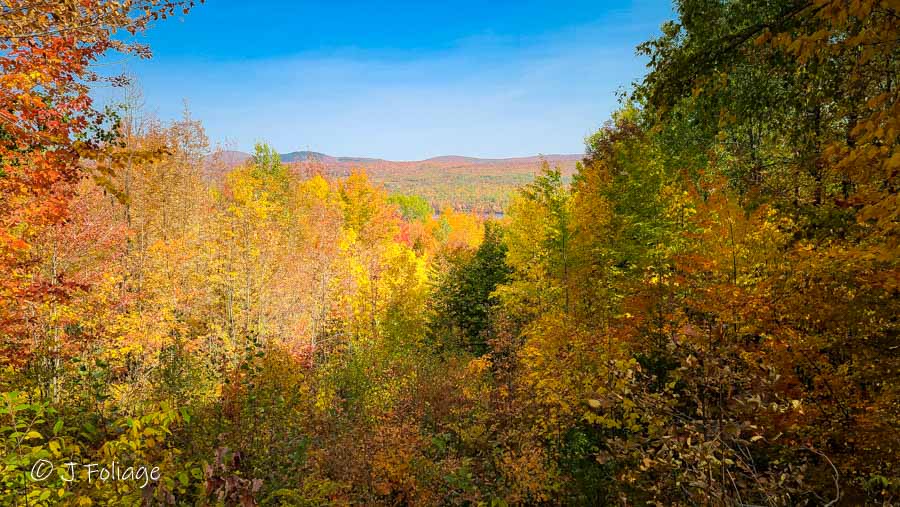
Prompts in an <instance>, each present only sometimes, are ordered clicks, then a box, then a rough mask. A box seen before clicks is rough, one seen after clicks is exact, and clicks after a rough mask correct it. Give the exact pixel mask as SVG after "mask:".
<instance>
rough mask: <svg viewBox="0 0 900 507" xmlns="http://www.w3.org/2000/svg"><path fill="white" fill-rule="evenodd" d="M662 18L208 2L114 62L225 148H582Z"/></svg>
mask: <svg viewBox="0 0 900 507" xmlns="http://www.w3.org/2000/svg"><path fill="white" fill-rule="evenodd" d="M563 4H564V5H563ZM671 17H672V11H671V6H670V3H669V2H668V1H662V0H634V1H622V2H603V1H597V0H594V1H569V2H550V1H542V2H538V1H528V0H518V1H515V2H513V1H505V0H483V1H472V2H468V1H465V2H459V1H457V2H451V1H446V2H431V1H421V0H419V1H417V2H375V1H370V2H308V1H299V0H298V1H291V0H278V1H275V0H273V1H265V0H259V1H254V2H250V1H245V0H242V1H238V0H207V1H206V3H205V4H202V5H199V6H198V7H196V8H195V9H194V10H193V11H191V13H190V14H188V15H187V16H180V17H178V18H176V19H171V20H168V21H166V22H163V23H160V24H158V25H156V26H155V27H153V28H152V29H151V31H150V32H148V33H147V34H146V35H145V36H141V37H139V38H138V39H139V40H140V41H141V42H146V43H149V44H150V45H151V47H152V48H153V53H154V57H153V59H152V60H149V61H139V60H135V59H128V60H127V61H125V62H124V63H122V64H121V65H123V66H124V67H125V70H127V72H129V73H131V74H133V75H134V76H136V78H137V81H138V83H139V85H140V87H141V89H142V91H143V96H144V103H145V107H146V109H147V110H148V111H150V112H152V113H155V114H156V115H157V116H159V117H160V118H162V119H163V120H168V119H173V118H176V117H178V116H180V114H181V111H182V109H183V101H184V100H187V102H188V104H189V107H190V110H191V112H192V114H193V116H194V117H196V118H199V119H201V120H202V121H203V123H204V126H205V127H206V129H207V134H208V135H209V137H210V139H211V141H212V142H213V143H219V144H221V145H223V146H225V147H227V148H232V149H240V150H244V151H249V150H250V149H251V147H252V145H253V144H254V143H255V142H256V141H260V140H264V141H267V142H269V143H271V144H272V145H273V146H274V147H275V148H276V149H277V150H278V151H280V152H288V151H295V150H303V149H310V150H314V151H320V152H324V153H328V154H331V155H339V156H371V157H381V158H387V159H392V160H418V159H423V158H428V157H432V156H437V155H451V154H453V155H468V156H479V157H511V156H525V155H534V154H537V153H544V154H550V153H580V152H581V151H582V150H583V140H584V137H585V136H586V135H588V134H590V133H591V132H592V131H593V130H595V129H596V128H597V127H599V126H600V125H601V124H602V123H603V121H604V120H605V119H606V118H608V116H609V113H610V112H611V111H612V110H613V109H615V107H616V105H617V103H616V97H615V92H616V91H617V90H619V89H622V88H623V87H626V86H627V85H628V84H629V83H630V82H632V81H633V80H635V79H637V78H639V77H640V76H641V75H642V74H643V72H644V70H645V69H644V62H643V61H642V60H641V59H639V58H637V57H636V56H635V53H634V46H635V45H636V44H638V43H639V42H641V41H643V40H646V39H647V38H649V37H651V36H654V35H655V34H657V33H658V31H659V25H660V24H661V23H662V22H663V21H665V20H666V19H669V18H671ZM115 93H121V92H108V93H107V94H106V96H105V97H102V100H110V99H113V100H114V99H115Z"/></svg>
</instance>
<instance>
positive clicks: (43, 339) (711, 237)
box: [0, 0, 900, 506]
mask: <svg viewBox="0 0 900 507" xmlns="http://www.w3.org/2000/svg"><path fill="white" fill-rule="evenodd" d="M199 8H203V9H216V8H217V5H216V3H215V2H210V3H208V5H203V6H202V7H201V6H198V5H194V2H192V1H190V2H189V1H177V0H125V1H118V2H114V1H112V0H78V1H75V0H65V1H62V0H60V1H44V0H0V504H2V505H21V506H24V505H28V506H38V505H198V506H205V505H210V506H213V505H241V506H254V505H273V506H279V505H280V506H313V505H473V506H474V505H484V506H505V505H586V506H595V505H659V506H668V505H754V506H757V505H766V506H794V505H829V506H833V505H896V504H898V503H900V431H898V428H900V335H898V331H900V322H898V316H900V298H898V291H900V271H898V239H900V224H898V220H900V217H898V211H900V199H898V185H900V181H898V173H900V150H898V135H900V93H898V85H900V83H898V76H900V4H898V2H897V0H853V1H849V0H744V1H737V0H676V2H675V4H674V10H673V15H674V19H673V20H671V21H669V22H667V23H665V24H664V25H663V26H662V28H661V31H660V32H659V33H658V34H657V36H654V37H652V38H649V40H647V41H646V42H644V43H643V44H641V45H640V46H638V48H637V53H638V55H637V56H636V57H637V58H643V59H645V60H646V61H647V69H646V73H645V74H644V76H643V77H642V78H641V79H639V80H638V81H636V82H634V83H632V84H630V86H629V87H628V88H627V89H626V92H625V93H623V95H622V97H621V101H620V106H619V108H618V110H617V111H616V112H615V113H614V114H612V116H611V117H610V118H608V119H605V120H606V121H605V123H604V126H603V127H602V128H600V129H599V130H597V131H596V132H595V133H593V134H592V135H590V136H589V137H588V138H587V139H586V141H585V152H584V156H583V158H582V160H580V161H579V162H578V163H577V164H575V165H574V167H571V166H568V167H560V166H558V165H556V164H553V163H550V161H545V162H544V164H543V166H542V167H541V166H536V167H537V169H536V170H535V171H536V174H534V176H533V177H525V176H522V177H519V176H516V177H514V178H512V179H509V178H511V177H510V176H509V175H508V174H506V173H504V172H503V171H502V170H495V171H494V172H489V173H484V174H481V175H480V176H477V177H474V176H472V174H470V173H467V172H465V171H464V172H463V173H459V174H457V173H454V172H453V171H452V170H451V169H448V168H447V167H445V166H434V167H432V168H431V169H429V171H430V172H428V175H429V176H428V178H431V179H428V178H424V176H421V174H419V173H415V174H417V175H416V176H411V174H413V173H403V175H402V176H396V174H395V173H394V172H391V171H387V172H383V173H378V172H377V171H378V169H372V167H373V166H371V164H370V167H369V171H367V170H366V164H365V163H363V162H360V164H359V166H354V164H353V161H352V160H351V161H349V162H347V163H346V164H345V166H346V171H345V172H342V173H340V174H337V173H335V172H334V171H330V170H328V168H327V167H325V166H323V165H322V164H320V163H316V161H314V160H312V161H310V160H307V161H303V162H296V163H295V162H285V161H282V157H281V156H280V155H279V154H278V153H277V151H276V150H275V149H274V148H272V147H271V146H269V145H268V144H266V143H259V144H258V145H257V146H256V148H255V151H254V153H252V154H251V155H252V156H251V157H250V158H249V159H246V160H241V161H239V162H238V163H233V164H229V165H227V166H215V167H214V168H213V169H211V167H212V166H211V164H214V163H215V162H214V161H215V160H218V159H217V158H216V157H215V156H214V155H215V152H216V149H215V147H214V146H213V143H211V142H210V140H209V138H208V136H207V134H206V131H205V130H204V126H203V124H202V123H201V120H202V118H197V117H195V116H193V115H191V114H190V113H189V112H186V113H185V115H184V117H183V118H182V119H180V120H177V121H173V122H163V121H159V120H157V119H155V118H154V117H153V116H152V115H150V114H148V113H147V111H146V110H145V109H143V108H141V107H139V106H138V105H136V102H135V101H124V103H122V104H117V105H113V106H109V107H107V106H105V105H104V106H101V105H100V103H99V102H97V101H96V100H95V98H94V96H93V95H92V91H93V90H95V89H97V88H98V87H109V86H114V87H126V88H128V87H130V86H132V85H131V84H129V83H127V82H126V80H125V79H123V78H121V77H119V76H112V77H110V76H107V75H105V74H103V72H102V71H101V70H100V69H101V63H102V62H104V61H105V59H107V58H109V57H110V56H111V55H112V56H116V55H117V56H123V55H124V56H125V57H129V58H138V59H140V58H150V57H151V52H150V49H151V48H148V47H146V46H144V45H141V44H137V43H132V42H124V41H127V40H131V39H130V38H129V37H127V36H128V35H129V34H140V33H144V32H145V31H152V30H153V29H154V28H155V27H157V25H161V24H165V23H167V22H170V21H169V18H171V17H173V16H187V17H190V16H191V15H192V12H191V11H192V10H196V9H199ZM151 62H152V61H151ZM583 63H584V64H585V65H590V64H591V63H590V62H583ZM568 79H572V80H577V79H578V76H569V77H568ZM622 85H623V86H625V85H629V84H628V83H622ZM126 95H127V94H126ZM597 120H598V122H600V121H603V120H604V119H603V118H598V119H597ZM351 166H352V167H351ZM342 167H344V166H342ZM211 171H212V172H214V173H215V175H214V176H211V174H212V172H211ZM373 171H374V172H375V176H374V177H373V175H372V174H371V173H372V172H373ZM485 175H487V176H485ZM393 177H396V178H399V179H394V180H392V179H391V178H393ZM404 178H406V179H404ZM423 178H424V179H423ZM479 178H480V179H479ZM492 178H499V179H496V180H495V179H492ZM503 178H507V179H503ZM390 181H395V182H397V181H400V182H401V183H400V184H394V185H393V186H392V184H391V183H390ZM435 182H437V183H435ZM492 182H493V183H492ZM482 184H483V185H484V186H479V185H482ZM485 189H487V190H485ZM448 196H450V197H448ZM453 196H456V197H453ZM457 201H459V202H463V203H464V204H465V205H457V204H459V202H457ZM466 203H468V204H466ZM473 203H474V204H473ZM485 203H488V204H489V206H488V207H489V208H490V210H491V211H494V212H495V211H497V207H502V213H480V212H475V211H471V210H472V209H475V208H477V207H478V206H479V205H485ZM114 462H115V463H116V464H117V465H116V466H118V467H119V473H120V475H119V476H118V478H116V477H115V474H113V476H114V477H113V478H111V479H108V480H106V479H104V480H101V478H102V475H100V474H99V473H98V472H97V470H98V467H99V468H103V467H106V468H109V467H111V466H112V464H113V463H114ZM38 463H45V464H48V465H49V467H50V468H46V467H44V468H42V467H43V465H42V467H36V464H38ZM65 464H69V465H65ZM141 466H145V467H147V469H149V468H155V470H156V472H155V475H154V476H153V478H152V479H150V480H146V481H145V480H144V479H140V480H137V479H135V477H136V475H134V474H136V472H135V471H134V470H132V474H133V475H132V476H131V477H122V475H121V473H122V470H124V469H127V468H128V467H132V468H133V469H137V468H138V467H141ZM92 467H94V468H92ZM45 468H46V470H50V469H51V468H52V471H51V472H48V475H46V476H42V477H36V475H35V473H36V472H35V471H36V470H38V471H41V470H44V469H45Z"/></svg>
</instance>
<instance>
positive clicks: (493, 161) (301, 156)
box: [217, 150, 584, 166]
mask: <svg viewBox="0 0 900 507" xmlns="http://www.w3.org/2000/svg"><path fill="white" fill-rule="evenodd" d="M217 155H218V157H219V158H218V159H219V160H221V161H222V162H226V163H227V162H231V163H234V165H239V164H242V163H244V162H246V161H247V160H250V159H251V158H253V156H252V155H250V154H249V153H245V152H243V151H234V150H227V151H222V152H219V153H218V154H217ZM280 156H281V161H282V162H285V163H291V162H309V161H317V162H321V163H323V164H325V165H326V166H329V165H332V164H353V163H361V164H373V163H375V164H379V163H380V164H391V165H394V164H402V165H416V164H418V165H421V164H439V165H455V164H459V165H480V164H489V165H497V164H510V163H512V164H517V163H528V162H535V161H540V160H541V159H544V160H546V161H548V162H551V163H553V162H574V161H577V160H581V159H582V158H583V157H584V155H582V154H549V155H534V156H530V157H508V158H479V157H466V156H461V155H440V156H437V157H431V158H427V159H424V160H387V159H383V158H375V157H335V156H332V155H328V154H325V153H320V152H318V151H308V150H301V151H292V152H289V153H281V154H280Z"/></svg>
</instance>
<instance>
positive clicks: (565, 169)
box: [207, 151, 583, 213]
mask: <svg viewBox="0 0 900 507" xmlns="http://www.w3.org/2000/svg"><path fill="white" fill-rule="evenodd" d="M582 157H583V155H580V154H577V155H576V154H562V155H560V154H554V155H543V156H540V155H536V156H531V157H515V158H497V159H487V158H476V157H463V156H458V155H445V156H439V157H432V158H429V159H425V160H414V161H394V160H384V159H379V158H368V157H343V156H342V157H335V156H332V155H327V154H325V153H319V152H315V151H294V152H290V153H284V154H282V155H281V160H282V161H283V162H285V163H286V164H288V165H290V166H291V167H292V169H293V170H295V171H297V172H301V173H305V174H309V173H314V172H319V173H322V174H326V175H328V176H332V177H344V176H348V175H349V174H350V173H351V172H353V171H357V170H362V171H365V172H366V173H367V174H368V175H369V176H370V177H371V178H372V180H373V181H375V182H377V183H380V184H382V185H383V186H384V187H385V188H386V189H387V190H388V191H390V192H392V193H403V194H416V195H420V196H422V197H424V198H425V199H427V200H428V201H429V202H430V203H431V204H432V205H433V206H434V207H435V208H437V209H440V208H444V207H446V206H450V207H453V208H455V209H460V210H479V211H484V212H492V213H496V212H500V211H502V210H503V209H504V208H505V207H506V205H507V204H508V203H509V197H510V195H511V193H512V192H513V190H515V189H516V188H517V187H519V186H521V185H524V184H526V183H528V182H529V181H531V180H532V179H533V178H534V175H535V174H537V173H538V172H539V171H540V169H541V164H542V162H543V161H546V162H547V163H549V164H550V165H551V166H556V167H559V168H560V170H561V171H562V173H563V175H564V176H565V177H567V178H569V177H571V175H572V174H573V173H574V172H575V164H576V162H577V161H579V160H581V159H582ZM250 158H251V156H250V154H248V153H244V152H240V151H221V152H217V153H215V154H213V155H211V156H210V157H209V159H208V164H207V167H208V169H207V173H208V174H209V176H210V177H211V178H213V179H218V177H220V176H221V174H223V173H224V172H225V171H227V170H229V169H231V168H233V167H235V166H238V165H240V164H243V163H245V162H247V161H248V160H250Z"/></svg>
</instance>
